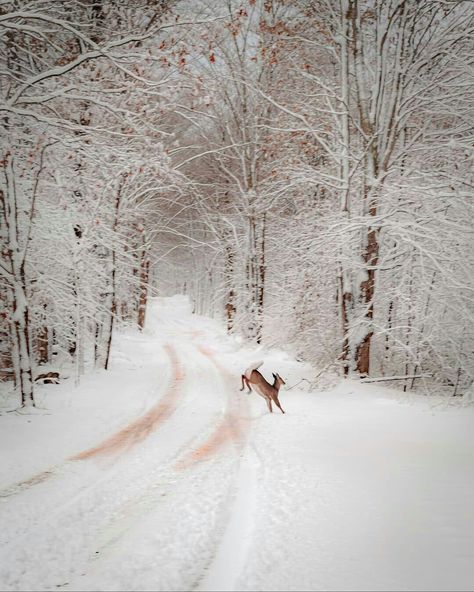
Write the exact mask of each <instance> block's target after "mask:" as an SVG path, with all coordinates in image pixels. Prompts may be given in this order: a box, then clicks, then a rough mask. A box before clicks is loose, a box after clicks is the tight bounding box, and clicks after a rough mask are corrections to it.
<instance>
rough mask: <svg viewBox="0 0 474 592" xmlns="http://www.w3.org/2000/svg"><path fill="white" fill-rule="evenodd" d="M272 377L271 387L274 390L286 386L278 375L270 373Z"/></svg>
mask: <svg viewBox="0 0 474 592" xmlns="http://www.w3.org/2000/svg"><path fill="white" fill-rule="evenodd" d="M272 375H273V378H274V379H275V380H274V382H273V386H274V387H275V388H276V389H279V388H280V387H281V385H282V384H286V382H285V381H284V380H283V378H282V377H281V376H280V375H279V374H275V373H274V372H272Z"/></svg>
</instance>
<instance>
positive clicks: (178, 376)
mask: <svg viewBox="0 0 474 592" xmlns="http://www.w3.org/2000/svg"><path fill="white" fill-rule="evenodd" d="M164 349H165V351H166V353H167V354H168V356H169V358H170V362H171V368H172V376H173V377H172V380H171V385H170V386H169V388H168V390H167V391H166V393H165V394H164V395H163V397H162V398H161V399H160V401H159V402H158V403H157V404H156V405H154V406H153V407H152V408H151V409H150V410H149V411H147V413H145V414H144V415H142V416H140V417H139V418H138V419H136V420H134V421H132V422H131V423H129V424H128V425H127V426H126V427H125V428H123V429H121V430H120V431H118V432H116V433H115V434H113V435H112V436H109V437H108V438H106V439H105V440H104V441H103V442H101V443H100V444H98V445H97V446H94V447H93V448H89V449H88V450H84V451H83V452H80V453H79V454H76V455H75V456H72V457H71V458H70V459H69V460H86V459H89V458H93V457H96V456H99V455H108V454H114V453H117V452H121V451H123V450H124V449H128V448H130V447H131V446H135V444H138V443H139V442H142V441H143V440H144V439H145V438H147V437H148V436H149V435H150V434H151V432H153V431H154V430H155V429H156V428H157V427H158V425H159V424H161V423H162V422H163V421H165V420H166V419H168V418H169V417H170V416H171V415H172V414H173V413H174V412H175V411H176V408H177V406H178V400H179V396H180V386H181V383H182V382H183V379H184V370H183V368H182V366H181V363H180V361H179V359H178V356H177V354H176V351H175V349H174V348H173V347H172V346H171V345H169V344H166V345H165V346H164Z"/></svg>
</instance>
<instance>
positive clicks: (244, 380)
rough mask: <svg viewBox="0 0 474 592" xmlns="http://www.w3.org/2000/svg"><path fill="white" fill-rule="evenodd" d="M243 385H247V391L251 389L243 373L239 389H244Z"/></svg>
mask: <svg viewBox="0 0 474 592" xmlns="http://www.w3.org/2000/svg"><path fill="white" fill-rule="evenodd" d="M245 385H247V388H248V389H249V390H248V392H249V393H251V392H252V389H251V387H250V382H249V380H248V378H247V377H246V376H245V374H242V388H241V389H240V390H241V391H243V390H244V388H245Z"/></svg>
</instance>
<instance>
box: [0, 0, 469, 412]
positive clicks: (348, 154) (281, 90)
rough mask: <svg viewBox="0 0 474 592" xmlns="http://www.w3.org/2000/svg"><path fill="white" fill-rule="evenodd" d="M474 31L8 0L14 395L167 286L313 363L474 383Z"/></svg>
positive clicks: (420, 385)
mask: <svg viewBox="0 0 474 592" xmlns="http://www.w3.org/2000/svg"><path fill="white" fill-rule="evenodd" d="M473 43H474V6H473V4H472V3H471V2H469V1H463V0H454V1H453V0H130V1H127V2H123V1H121V0H94V1H93V0H81V1H76V0H55V1H51V0H3V1H2V2H1V3H0V45H1V51H0V62H1V69H0V92H1V100H0V117H1V119H0V125H1V133H0V154H1V157H0V242H1V245H0V249H1V260H0V338H1V350H0V375H1V379H2V381H4V382H6V383H9V384H12V385H14V387H15V389H16V392H17V393H18V401H19V404H21V405H22V406H32V405H34V388H35V378H36V377H37V376H38V375H39V374H40V373H41V372H42V367H48V368H51V367H53V368H54V367H55V365H56V366H58V365H60V364H65V363H67V364H69V365H70V367H71V368H73V374H74V379H75V382H76V384H79V382H80V380H81V378H82V377H83V376H84V375H87V374H88V373H90V372H91V371H92V370H93V368H103V369H107V368H108V364H109V358H110V355H111V351H113V348H114V338H113V334H114V331H115V330H120V328H121V327H122V328H123V327H138V328H139V329H143V328H144V327H145V325H146V309H147V302H148V300H149V298H150V297H152V296H154V295H160V296H167V295H172V294H175V293H182V294H186V295H188V296H189V298H190V299H191V301H192V303H193V306H194V311H195V312H196V313H198V314H203V315H208V316H211V317H214V318H216V319H220V320H221V321H223V322H225V324H226V328H227V331H228V332H229V333H230V334H231V335H234V336H236V337H238V338H239V339H242V340H245V341H246V342H248V343H254V344H263V345H265V346H266V347H272V346H277V347H279V348H281V349H284V350H285V351H288V352H290V353H292V354H293V355H295V356H296V357H297V359H300V360H304V361H308V362H310V363H311V364H313V365H315V366H316V367H318V368H320V369H321V370H322V371H324V370H331V371H334V372H337V373H338V374H339V375H340V376H341V377H344V376H348V377H360V378H362V379H364V380H366V381H371V380H374V381H376V380H385V381H390V380H393V381H394V382H392V383H391V384H393V385H396V386H397V387H398V388H400V389H403V390H405V391H409V390H411V389H417V390H419V391H422V392H424V393H425V394H431V393H439V392H442V393H444V394H445V395H447V396H449V397H451V396H463V395H470V394H472V384H473V381H474V357H473V352H474V305H473V302H474V298H473V296H474V294H473V291H474V240H473V239H474V230H473V225H472V220H473V219H474V200H473V198H472V195H473V183H474V167H473V157H474V153H473V142H472V141H473V124H474V100H473V99H474V62H473V55H474V53H473ZM384 384H388V382H384Z"/></svg>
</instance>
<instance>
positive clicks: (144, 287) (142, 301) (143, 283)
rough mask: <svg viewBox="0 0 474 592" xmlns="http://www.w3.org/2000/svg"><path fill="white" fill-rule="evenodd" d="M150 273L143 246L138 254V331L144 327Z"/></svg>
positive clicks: (148, 261)
mask: <svg viewBox="0 0 474 592" xmlns="http://www.w3.org/2000/svg"><path fill="white" fill-rule="evenodd" d="M149 275H150V260H149V258H148V254H147V251H146V248H145V246H143V248H142V251H141V255H140V296H139V300H138V326H139V328H140V331H143V329H144V328H145V314H146V305H147V301H148V280H149Z"/></svg>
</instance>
